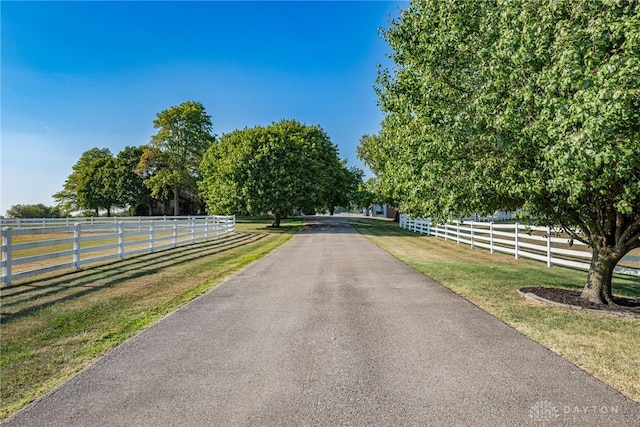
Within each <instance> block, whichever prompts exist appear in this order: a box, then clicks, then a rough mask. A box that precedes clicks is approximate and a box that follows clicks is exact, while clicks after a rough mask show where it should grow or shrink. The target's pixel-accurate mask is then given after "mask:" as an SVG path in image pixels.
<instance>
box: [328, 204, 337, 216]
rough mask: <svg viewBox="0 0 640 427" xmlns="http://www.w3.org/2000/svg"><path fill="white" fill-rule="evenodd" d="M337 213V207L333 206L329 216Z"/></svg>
mask: <svg viewBox="0 0 640 427" xmlns="http://www.w3.org/2000/svg"><path fill="white" fill-rule="evenodd" d="M335 212H336V207H335V206H331V209H329V215H333V214H334V213H335Z"/></svg>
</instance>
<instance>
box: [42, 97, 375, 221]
mask: <svg viewBox="0 0 640 427" xmlns="http://www.w3.org/2000/svg"><path fill="white" fill-rule="evenodd" d="M154 127H155V128H156V129H158V132H157V133H156V134H155V135H153V136H152V138H151V141H150V143H149V144H147V145H144V146H142V147H126V148H125V149H123V150H122V151H121V152H120V153H118V154H117V155H116V156H113V155H112V153H111V152H110V151H109V150H108V149H106V148H102V149H100V148H93V149H91V150H88V151H86V152H84V153H83V154H82V156H81V157H80V159H79V160H78V162H77V163H76V164H75V165H74V166H73V171H72V173H71V174H70V175H69V177H68V178H67V180H66V181H65V184H64V188H63V190H62V191H60V192H58V193H56V194H55V195H54V198H55V200H56V201H57V203H58V207H59V209H60V210H61V211H63V212H72V211H78V210H84V209H90V210H93V211H94V212H95V214H96V215H98V214H99V212H100V210H106V211H107V215H111V213H112V210H113V208H129V210H130V213H131V214H139V213H140V212H141V209H140V208H141V207H144V206H147V205H149V204H150V203H151V202H152V201H154V200H157V201H166V200H171V199H172V200H173V207H174V215H179V206H180V203H179V202H180V200H181V199H182V200H184V199H187V200H188V201H190V202H191V203H194V204H196V205H197V206H201V207H202V208H203V209H204V208H205V206H206V208H207V210H208V211H209V212H211V213H216V214H222V213H227V214H232V213H237V212H241V213H249V214H258V213H262V212H272V213H273V214H274V218H275V219H274V223H273V225H274V226H276V227H277V226H279V225H280V219H281V218H282V216H283V215H287V214H289V213H291V212H293V210H294V208H297V209H299V210H301V211H303V212H316V211H318V210H329V211H331V213H333V209H334V208H335V207H336V206H342V207H349V206H352V205H357V204H358V199H359V196H360V192H359V189H360V187H361V183H362V176H363V172H362V171H361V170H359V169H357V168H350V169H349V168H348V167H347V165H346V161H344V160H340V157H339V155H338V150H337V148H336V146H335V145H334V144H332V143H331V140H330V138H329V136H328V135H327V134H326V133H325V132H324V131H323V130H322V128H320V127H319V126H307V125H304V124H301V123H299V122H297V121H294V120H283V121H281V122H278V123H274V124H272V125H270V126H267V127H261V126H257V127H254V128H246V129H243V130H236V131H233V132H231V133H229V134H227V135H223V136H222V137H221V138H220V139H217V138H216V137H215V135H213V133H212V123H211V117H210V116H209V115H208V114H207V113H206V111H205V109H204V107H203V106H202V104H200V103H198V102H192V101H188V102H184V103H182V104H180V105H178V106H174V107H171V108H169V109H167V110H164V111H162V112H160V113H158V114H157V116H156V119H155V121H154ZM146 211H147V212H151V208H150V207H149V208H147V209H146Z"/></svg>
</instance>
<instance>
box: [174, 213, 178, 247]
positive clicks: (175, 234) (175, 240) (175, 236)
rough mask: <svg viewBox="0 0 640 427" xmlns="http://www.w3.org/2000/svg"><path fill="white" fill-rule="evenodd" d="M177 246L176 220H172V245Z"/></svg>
mask: <svg viewBox="0 0 640 427" xmlns="http://www.w3.org/2000/svg"><path fill="white" fill-rule="evenodd" d="M176 246H178V220H177V219H175V218H174V220H173V247H174V248H175V247H176Z"/></svg>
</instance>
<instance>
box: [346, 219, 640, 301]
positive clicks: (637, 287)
mask: <svg viewBox="0 0 640 427" xmlns="http://www.w3.org/2000/svg"><path fill="white" fill-rule="evenodd" d="M349 222H350V223H351V225H353V226H354V227H355V228H356V230H358V232H359V233H360V234H362V235H364V236H371V237H401V236H408V237H412V238H419V237H424V238H425V239H426V238H428V237H427V236H425V235H424V234H419V233H416V232H413V231H409V230H405V229H401V228H400V227H399V225H398V223H397V222H392V221H390V220H385V219H378V218H350V219H349ZM429 239H430V238H429ZM438 241H439V242H443V243H444V240H442V239H438ZM449 243H452V242H451V241H450V242H449ZM460 246H461V247H464V248H466V249H468V250H469V251H470V253H471V251H482V252H485V253H488V252H489V251H488V250H487V249H483V248H475V249H471V248H470V247H469V246H467V245H460ZM499 255H502V256H504V255H503V254H499ZM470 256H471V255H470ZM489 262H491V261H489ZM531 262H533V261H531ZM499 263H500V261H499V259H498V258H496V260H495V265H498V264H499ZM522 268H526V267H525V266H524V265H523V267H522ZM554 269H562V270H574V269H571V268H568V267H559V266H556V267H553V268H551V269H548V270H547V271H548V272H549V273H550V274H551V275H553V272H554ZM555 271H557V270H555ZM574 271H577V272H580V273H581V274H584V280H585V281H586V278H587V271H586V270H581V269H575V270H574ZM557 286H558V287H561V288H565V289H570V290H576V291H582V289H583V288H584V282H577V283H572V282H570V281H563V282H562V284H561V285H557ZM613 293H614V294H616V295H620V296H625V297H630V298H635V299H640V278H639V277H634V276H627V275H622V274H614V277H613Z"/></svg>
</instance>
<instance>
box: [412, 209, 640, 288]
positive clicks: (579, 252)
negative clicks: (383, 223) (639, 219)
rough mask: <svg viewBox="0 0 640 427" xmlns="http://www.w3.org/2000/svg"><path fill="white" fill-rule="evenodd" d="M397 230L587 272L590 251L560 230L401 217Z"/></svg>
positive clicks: (624, 271)
mask: <svg viewBox="0 0 640 427" xmlns="http://www.w3.org/2000/svg"><path fill="white" fill-rule="evenodd" d="M400 227H401V228H404V229H407V230H411V231H415V232H417V233H421V234H426V235H428V236H435V237H440V238H443V239H445V240H451V241H455V242H456V243H458V244H460V243H463V244H467V245H469V246H471V249H473V248H476V247H478V248H485V249H489V250H490V251H491V253H494V252H502V253H507V254H511V255H514V256H515V258H516V259H519V258H521V257H522V258H530V259H534V260H537V261H542V262H545V263H546V264H547V267H551V266H553V265H560V266H564V267H571V268H578V269H583V270H588V269H589V264H590V262H591V256H592V254H591V250H590V249H589V247H588V246H587V245H585V244H584V243H582V242H578V241H574V242H573V245H570V244H569V239H568V238H567V237H566V236H565V237H558V236H560V235H561V234H562V232H561V230H560V229H557V228H552V227H536V226H528V225H523V224H496V223H493V222H489V223H486V222H474V221H469V222H466V221H452V222H448V223H446V224H433V223H432V221H431V220H430V219H428V218H426V219H423V218H413V219H412V218H408V217H406V216H405V215H400ZM615 271H616V273H620V274H626V275H631V276H639V277H640V269H636V268H629V267H616V269H615Z"/></svg>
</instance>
